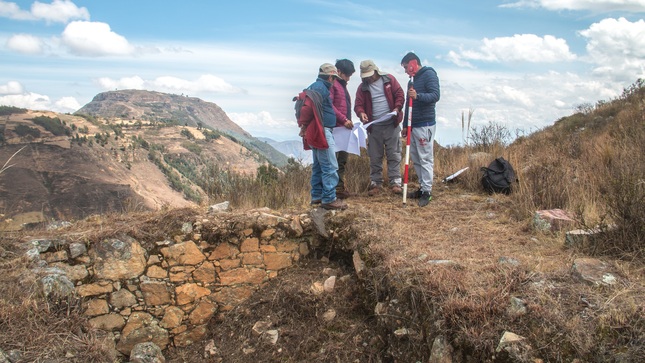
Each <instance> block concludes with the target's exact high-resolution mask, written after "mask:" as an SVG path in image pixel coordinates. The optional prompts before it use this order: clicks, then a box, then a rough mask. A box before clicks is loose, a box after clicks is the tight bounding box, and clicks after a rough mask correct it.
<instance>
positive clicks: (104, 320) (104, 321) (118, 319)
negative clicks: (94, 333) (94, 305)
mask: <svg viewBox="0 0 645 363" xmlns="http://www.w3.org/2000/svg"><path fill="white" fill-rule="evenodd" d="M88 323H89V324H90V326H91V327H92V328H93V329H99V330H105V331H113V330H121V328H123V326H125V320H124V319H123V317H122V316H121V315H119V314H114V313H112V314H107V315H101V316H97V317H94V318H92V319H90V320H89V321H88Z"/></svg>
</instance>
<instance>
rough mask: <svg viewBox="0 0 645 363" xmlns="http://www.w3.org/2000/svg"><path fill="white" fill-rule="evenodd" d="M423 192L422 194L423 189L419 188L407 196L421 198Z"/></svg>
mask: <svg viewBox="0 0 645 363" xmlns="http://www.w3.org/2000/svg"><path fill="white" fill-rule="evenodd" d="M421 194H422V192H421V189H419V190H417V191H414V192H409V193H408V195H407V197H408V199H419V198H421Z"/></svg>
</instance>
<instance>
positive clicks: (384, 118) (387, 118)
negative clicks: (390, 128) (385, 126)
mask: <svg viewBox="0 0 645 363" xmlns="http://www.w3.org/2000/svg"><path fill="white" fill-rule="evenodd" d="M393 116H396V111H392V112H389V113H386V114H385V115H383V116H381V117H379V118H377V119H376V120H372V121H369V122H366V123H364V124H363V126H371V125H373V124H377V123H380V122H385V121H390V120H391V119H392V117H393Z"/></svg>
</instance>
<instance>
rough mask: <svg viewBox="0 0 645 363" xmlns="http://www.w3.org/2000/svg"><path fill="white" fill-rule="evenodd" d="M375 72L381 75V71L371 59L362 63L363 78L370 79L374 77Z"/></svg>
mask: <svg viewBox="0 0 645 363" xmlns="http://www.w3.org/2000/svg"><path fill="white" fill-rule="evenodd" d="M374 72H376V73H378V74H379V75H381V71H380V70H379V69H378V67H377V66H376V64H374V61H373V60H371V59H368V60H364V61H362V62H361V78H368V77H371V76H373V75H374Z"/></svg>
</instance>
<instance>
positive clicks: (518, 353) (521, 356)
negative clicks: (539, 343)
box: [495, 331, 533, 362]
mask: <svg viewBox="0 0 645 363" xmlns="http://www.w3.org/2000/svg"><path fill="white" fill-rule="evenodd" d="M495 351H496V352H497V353H500V352H506V353H507V354H508V356H509V357H510V358H511V359H512V360H513V361H514V362H532V361H533V360H532V359H533V348H532V347H531V346H530V345H529V344H528V343H527V342H526V338H524V337H522V336H519V335H517V334H515V333H511V332H510V331H505V332H504V334H503V335H502V338H501V339H500V340H499V344H498V345H497V349H495Z"/></svg>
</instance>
